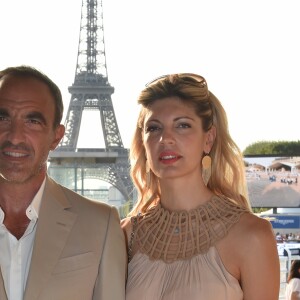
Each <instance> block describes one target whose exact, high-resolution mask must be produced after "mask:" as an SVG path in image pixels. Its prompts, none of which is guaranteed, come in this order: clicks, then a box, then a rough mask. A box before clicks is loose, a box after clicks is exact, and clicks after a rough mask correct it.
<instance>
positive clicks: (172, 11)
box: [0, 0, 300, 150]
mask: <svg viewBox="0 0 300 300" xmlns="http://www.w3.org/2000/svg"><path fill="white" fill-rule="evenodd" d="M102 2H103V14H104V15H103V17H104V36H105V47H106V61H107V71H108V78H109V82H110V83H111V85H112V86H113V87H114V88H115V92H114V94H113V95H112V101H113V106H114V110H115V114H116V118H117V122H118V126H119V130H120V133H121V137H122V140H123V144H124V146H125V147H126V148H127V147H129V146H130V142H131V138H132V134H133V130H134V127H135V122H136V117H137V114H138V106H137V104H136V99H137V95H138V93H139V92H140V91H141V90H142V89H143V88H144V86H145V83H147V82H149V81H150V80H152V79H154V78H156V77H158V76H160V75H164V74H169V73H178V72H188V73H197V74H200V75H202V76H204V77H205V78H206V80H207V82H208V87H209V89H210V90H211V91H212V92H213V93H214V94H215V95H216V96H217V97H218V98H219V100H220V101H221V102H222V104H223V106H224V108H225V110H226V112H227V117H228V122H229V130H230V132H231V135H232V137H233V139H234V140H235V141H236V143H237V145H238V146H239V147H240V148H241V150H244V149H245V148H246V147H247V146H248V145H250V144H252V143H255V142H259V141H298V140H300V130H299V123H300V121H299V120H300V118H299V100H300V84H299V77H300V75H299V73H300V43H299V31H300V18H299V7H300V4H298V2H299V0H286V1H279V0H252V1H246V0H209V1H207V0H185V1H180V0H151V1H148V0H126V1H125V0H102ZM80 14H81V0H26V1H24V0H14V1H0V30H1V37H0V39H1V44H0V69H4V68H6V67H9V66H16V65H21V64H27V65H32V66H34V67H36V68H38V69H40V70H41V71H43V72H44V73H46V74H47V75H48V76H49V77H50V78H52V79H53V80H54V81H55V82H56V83H57V84H58V86H59V87H60V89H61V91H62V94H63V98H64V104H65V113H66V112H67V109H68V105H69V101H70V98H71V95H70V94H69V92H68V86H70V85H72V83H73V81H74V77H75V67H76V59H77V50H78V39H79V29H80V28H79V26H80ZM99 122H100V121H99ZM85 125H86V130H87V132H88V134H89V135H90V137H89V138H88V139H87V140H85V141H83V140H82V138H81V140H80V143H81V145H79V146H82V147H84V146H86V147H92V145H91V144H89V143H91V141H92V140H93V138H92V134H93V132H97V131H95V130H94V129H93V128H92V126H95V123H92V122H90V123H89V125H88V124H85ZM88 126H90V127H89V128H88ZM87 128H88V129H87ZM85 136H87V135H85Z"/></svg>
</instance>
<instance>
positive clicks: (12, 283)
mask: <svg viewBox="0 0 300 300" xmlns="http://www.w3.org/2000/svg"><path fill="white" fill-rule="evenodd" d="M45 182H46V179H45V180H44V182H43V184H42V185H41V187H40V189H39V191H38V192H37V194H36V195H35V197H34V198H33V200H32V202H31V204H30V205H29V206H28V208H27V209H26V215H27V217H28V218H29V220H30V223H29V225H28V227H27V229H26V231H25V233H24V235H23V236H22V237H21V238H20V239H19V240H18V239H17V238H16V237H15V236H14V235H12V234H11V233H10V232H9V231H8V230H7V228H6V227H5V225H4V224H3V221H4V212H3V210H2V209H1V207H0V253H1V255H0V266H1V272H2V276H3V280H4V286H5V290H6V294H7V297H8V300H22V299H23V294H24V290H25V287H26V281H27V276H28V272H29V268H30V263H31V256H32V249H33V243H34V237H35V232H36V224H37V220H38V214H39V209H40V204H41V200H42V195H43V191H44V187H45Z"/></svg>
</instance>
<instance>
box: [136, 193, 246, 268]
mask: <svg viewBox="0 0 300 300" xmlns="http://www.w3.org/2000/svg"><path fill="white" fill-rule="evenodd" d="M245 212H248V210H247V209H246V208H243V207H241V206H238V205H237V204H235V203H233V202H232V201H230V200H228V199H227V198H223V197H222V198H221V197H217V196H213V197H212V198H211V199H210V200H209V201H208V202H206V203H205V204H203V205H201V206H199V207H198V208H196V209H193V210H190V211H172V212H170V211H168V210H166V209H164V208H163V207H162V206H161V204H160V202H159V203H158V204H157V205H155V206H153V207H152V208H150V209H149V210H148V211H147V212H146V213H145V214H144V215H142V216H138V217H134V218H136V219H133V223H135V222H136V228H135V229H134V230H133V231H134V241H133V243H134V244H135V247H137V249H138V251H140V252H141V253H144V254H146V255H148V256H149V257H150V259H160V260H163V261H164V262H166V263H171V262H173V261H175V260H182V259H189V258H191V257H193V256H196V255H198V254H201V253H206V252H207V251H208V249H209V248H210V247H212V246H214V245H215V244H216V242H217V241H219V240H220V239H222V238H223V237H224V236H226V235H227V233H228V231H229V229H230V228H231V226H232V225H234V224H235V223H237V222H238V220H239V219H240V216H241V215H242V214H243V213H245Z"/></svg>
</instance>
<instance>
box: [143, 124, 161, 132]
mask: <svg viewBox="0 0 300 300" xmlns="http://www.w3.org/2000/svg"><path fill="white" fill-rule="evenodd" d="M159 129H160V127H159V126H156V125H151V126H147V127H146V128H145V132H146V133H148V132H153V131H157V130H159Z"/></svg>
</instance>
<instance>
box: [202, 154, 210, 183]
mask: <svg viewBox="0 0 300 300" xmlns="http://www.w3.org/2000/svg"><path fill="white" fill-rule="evenodd" d="M210 176H211V157H210V156H209V153H206V154H204V156H203V158H202V179H203V182H204V184H205V185H206V186H207V184H208V181H209V179H210Z"/></svg>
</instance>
